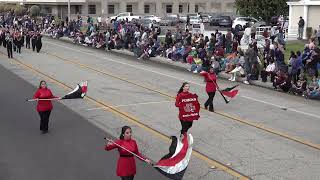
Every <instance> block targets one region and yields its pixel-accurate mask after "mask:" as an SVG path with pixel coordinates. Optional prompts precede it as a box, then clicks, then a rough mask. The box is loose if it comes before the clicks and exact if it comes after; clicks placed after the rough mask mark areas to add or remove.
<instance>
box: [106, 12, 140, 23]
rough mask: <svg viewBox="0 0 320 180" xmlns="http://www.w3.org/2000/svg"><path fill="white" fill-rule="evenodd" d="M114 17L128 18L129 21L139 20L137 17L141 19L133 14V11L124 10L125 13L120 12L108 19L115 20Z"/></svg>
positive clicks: (119, 18) (118, 18)
mask: <svg viewBox="0 0 320 180" xmlns="http://www.w3.org/2000/svg"><path fill="white" fill-rule="evenodd" d="M115 19H117V20H120V21H122V20H126V19H128V21H129V22H130V21H132V20H134V19H135V20H139V19H141V17H140V16H134V15H133V13H131V12H125V13H120V14H118V15H116V16H111V17H110V20H115Z"/></svg>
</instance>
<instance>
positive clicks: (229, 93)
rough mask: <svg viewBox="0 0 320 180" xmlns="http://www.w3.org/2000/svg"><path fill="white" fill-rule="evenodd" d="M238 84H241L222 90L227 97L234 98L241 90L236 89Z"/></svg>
mask: <svg viewBox="0 0 320 180" xmlns="http://www.w3.org/2000/svg"><path fill="white" fill-rule="evenodd" d="M237 86H239V85H235V86H233V87H230V88H225V89H223V90H221V91H220V92H221V93H222V94H223V95H225V96H227V97H230V98H234V97H235V96H236V95H237V94H238V92H239V90H237V89H235V90H234V88H236V87H237Z"/></svg>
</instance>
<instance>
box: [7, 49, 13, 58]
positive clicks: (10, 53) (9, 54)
mask: <svg viewBox="0 0 320 180" xmlns="http://www.w3.org/2000/svg"><path fill="white" fill-rule="evenodd" d="M7 52H8V58H12V46H7Z"/></svg>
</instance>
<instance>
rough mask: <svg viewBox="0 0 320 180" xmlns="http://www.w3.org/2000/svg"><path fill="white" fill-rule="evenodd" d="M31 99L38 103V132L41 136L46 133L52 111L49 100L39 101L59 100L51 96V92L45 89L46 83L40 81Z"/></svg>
mask: <svg viewBox="0 0 320 180" xmlns="http://www.w3.org/2000/svg"><path fill="white" fill-rule="evenodd" d="M33 98H34V99H35V100H36V101H38V104H37V111H38V113H39V116H40V130H41V131H42V134H46V133H48V124H49V117H50V113H51V110H52V109H53V106H52V103H51V100H39V99H52V98H56V99H61V98H59V97H56V96H54V95H52V92H51V90H50V89H49V88H48V87H47V83H46V81H40V85H39V88H38V90H37V91H36V93H35V94H34V96H33Z"/></svg>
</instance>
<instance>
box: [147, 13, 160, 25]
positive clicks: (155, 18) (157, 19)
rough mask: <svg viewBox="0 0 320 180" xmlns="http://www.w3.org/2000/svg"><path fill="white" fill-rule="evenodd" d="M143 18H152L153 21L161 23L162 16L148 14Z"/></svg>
mask: <svg viewBox="0 0 320 180" xmlns="http://www.w3.org/2000/svg"><path fill="white" fill-rule="evenodd" d="M143 19H150V20H151V21H152V22H156V23H159V22H160V21H161V18H160V17H158V16H155V15H146V16H144V17H143Z"/></svg>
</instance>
